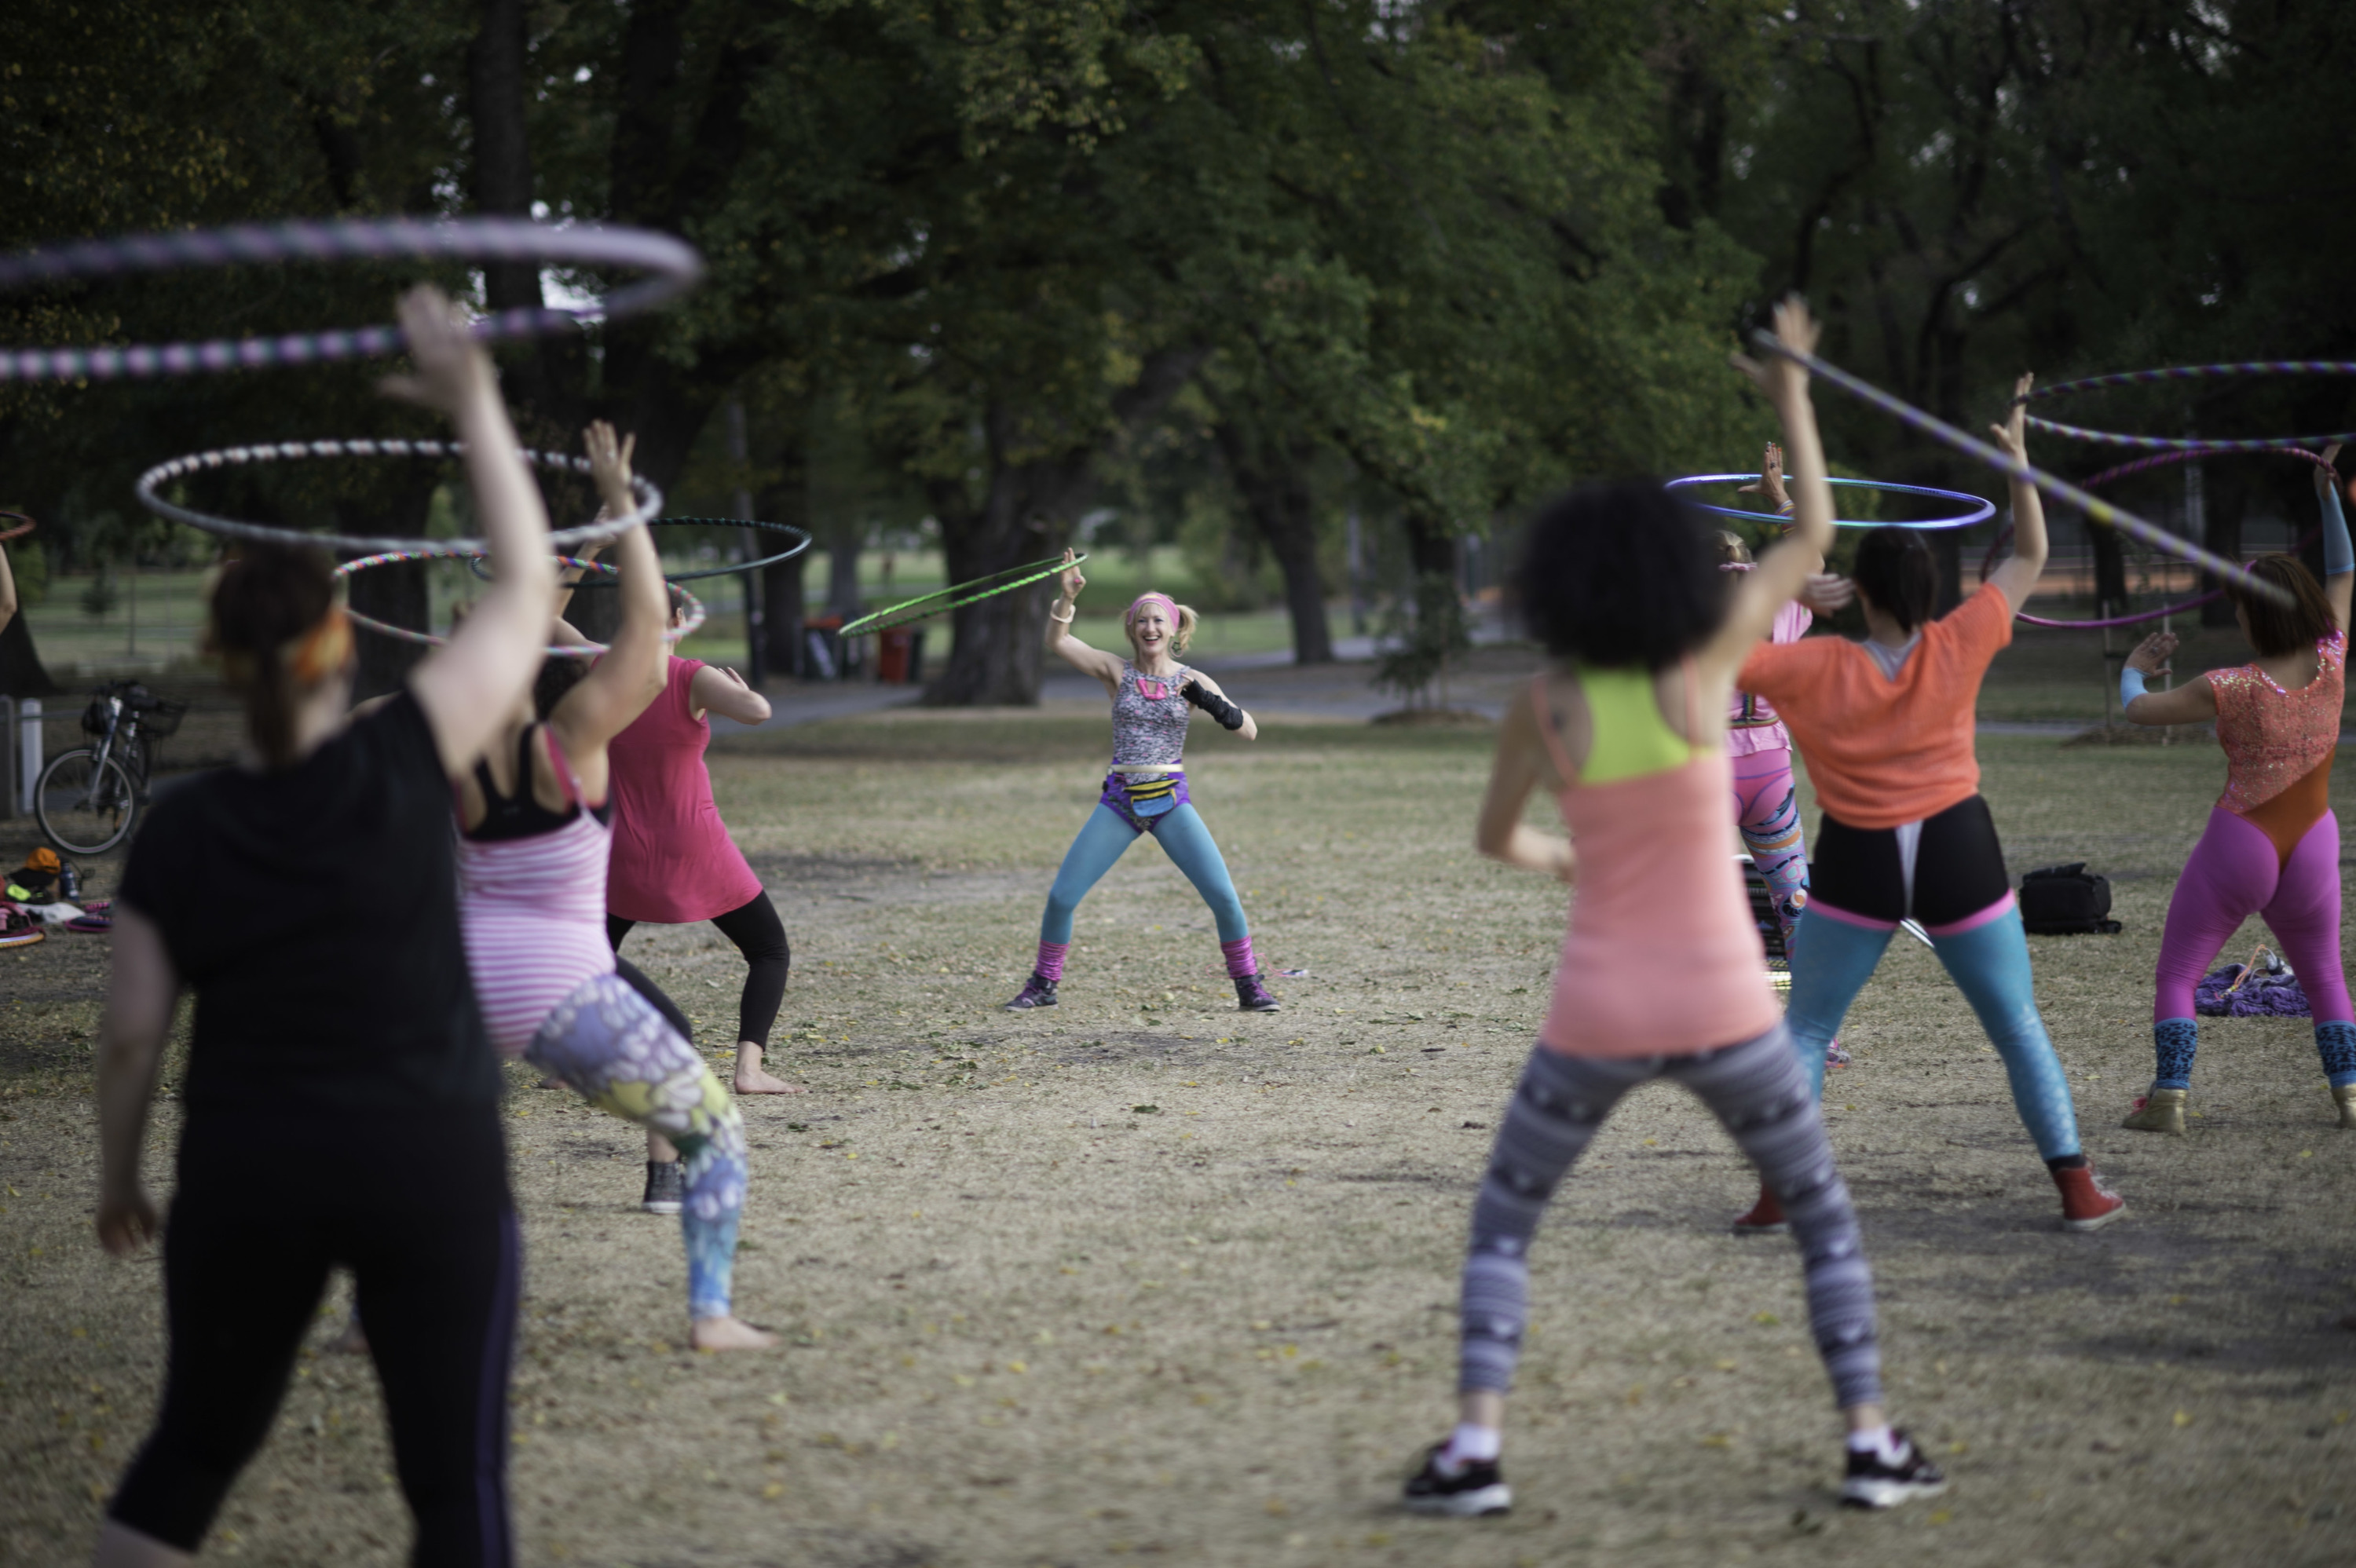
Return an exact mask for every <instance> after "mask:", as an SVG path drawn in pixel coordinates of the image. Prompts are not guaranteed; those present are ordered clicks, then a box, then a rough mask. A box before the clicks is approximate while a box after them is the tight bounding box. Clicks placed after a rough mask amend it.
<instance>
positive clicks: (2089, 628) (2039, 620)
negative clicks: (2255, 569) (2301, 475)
mask: <svg viewBox="0 0 2356 1568" xmlns="http://www.w3.org/2000/svg"><path fill="white" fill-rule="evenodd" d="M2265 450H2266V451H2268V452H2275V453H2281V454H2282V455H2283V456H2285V457H2303V458H2305V459H2307V461H2308V462H2309V463H2312V464H2315V465H2316V466H2317V467H2319V468H2320V469H2323V470H2324V471H2325V472H2326V473H2329V474H2330V475H2332V482H2333V483H2334V484H2337V483H2339V470H2337V469H2336V468H2334V467H2332V465H2331V464H2329V463H2326V462H2325V461H2324V460H2323V454H2322V453H2319V452H2308V451H2307V450H2306V449H2304V448H2302V447H2296V446H2270V447H2267V448H2265ZM2216 455H2218V454H2217V453H2214V452H2211V451H2207V450H2202V451H2196V452H2162V453H2155V454H2154V455H2152V456H2149V457H2138V458H2136V459H2135V460H2134V461H2133V462H2131V463H2122V464H2118V465H2117V466H2116V467H2114V468H2105V469H2104V470H2103V471H2102V472H2101V473H2100V474H2097V475H2094V477H2093V478H2091V479H2088V480H2085V481H2084V482H2083V483H2084V485H2085V486H2086V488H2087V489H2089V490H2092V489H2094V488H2095V487H2097V486H2098V485H2109V484H2112V483H2115V481H2117V480H2121V479H2125V478H2126V477H2127V476H2128V475H2133V474H2141V473H2144V472H2146V471H2147V470H2149V469H2154V468H2166V467H2169V466H2170V465H2171V464H2179V463H2190V462H2192V461H2193V460H2195V459H2196V458H2201V457H2213V456H2216ZM2244 455H2246V454H2244ZM2011 537H2012V527H2011V525H2010V524H2007V525H2006V526H2005V527H2004V528H2003V529H2001V530H2000V531H1999V532H1998V533H1997V536H1996V539H1994V540H1993V541H1992V542H1991V543H1990V544H1989V545H1988V549H1987V556H1986V557H1984V558H1983V559H1982V560H1981V561H1980V577H1981V579H1982V580H1983V581H1985V580H1986V579H1987V574H1988V569H1989V568H1991V567H1993V566H1994V565H1995V564H1996V552H1997V551H1998V550H2000V549H2003V548H2004V541H2005V540H2007V539H2010V538H2011ZM2314 537H2315V532H2314V530H2313V529H2310V530H2308V533H2307V535H2306V537H2305V538H2303V539H2300V540H2299V541H2298V543H2297V544H2296V545H2293V546H2292V547H2291V549H2292V551H2293V553H2297V551H2298V550H2301V549H2306V548H2307V541H2308V539H2313V538H2314ZM2224 596H2225V591H2224V590H2223V589H2222V588H2212V589H2211V590H2210V591H2209V592H2206V593H2201V594H2196V595H2194V596H2193V597H2192V598H2190V599H2179V600H2178V601H2177V602H2176V603H2173V604H2162V605H2161V606H2159V608H2158V609H2156V610H2138V611H2136V613H2133V614H2131V615H2111V616H2106V617H2105V618H2104V619H2102V620H2099V621H2056V620H2051V619H2049V618H2048V617H2046V616H2043V615H2030V614H2027V613H2021V612H2018V611H2016V612H2015V613H2014V614H2013V617H2012V618H2013V619H2014V620H2016V621H2019V622H2023V623H2025V624H2029V625H2031V626H2048V627H2051V628H2053V629H2055V630H2058V631H2066V632H2099V631H2101V630H2103V629H2104V627H2105V626H2132V625H2136V624H2138V623H2140V622H2144V621H2158V620H2162V619H2165V618H2166V617H2168V616H2169V615H2181V614H2183V613H2185V612H2186V611H2187V610H2198V609H2200V608H2201V606H2202V605H2203V604H2213V603H2216V602H2217V601H2218V600H2220V599H2222V598H2223V597H2224Z"/></svg>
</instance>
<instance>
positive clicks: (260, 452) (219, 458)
mask: <svg viewBox="0 0 2356 1568" xmlns="http://www.w3.org/2000/svg"><path fill="white" fill-rule="evenodd" d="M465 454H466V443H463V442H455V441H287V442H280V443H277V444H275V445H265V446H230V447H222V448H220V449H219V450H216V451H213V452H198V453H190V454H189V455H187V456H186V457H175V458H173V459H172V460H170V461H169V462H167V463H159V464H156V465H155V467H153V468H150V469H149V470H147V472H146V473H145V474H142V475H140V476H139V483H138V485H136V486H135V487H134V488H135V490H136V493H137V495H138V496H139V504H140V505H141V506H143V507H146V508H147V509H148V510H149V511H151V512H153V513H155V515H156V516H157V517H169V518H170V519H171V520H172V521H174V522H176V523H186V524H187V525H188V527H190V528H202V529H203V530H204V531H205V532H207V533H209V534H220V535H223V536H224V537H226V538H229V539H256V540H259V541H261V542H262V543H264V544H276V545H290V544H291V545H317V546H319V547H321V548H322V549H340V550H349V551H351V552H352V553H354V554H356V555H370V554H376V553H380V552H391V551H398V550H416V551H419V552H422V553H423V554H425V555H486V554H488V553H489V551H490V548H491V547H490V545H489V543H488V542H487V541H486V540H483V539H431V540H420V539H405V538H402V537H401V536H399V535H390V536H387V535H379V534H315V533H306V532H305V531H304V530H303V529H301V528H273V527H272V526H271V525H269V524H267V523H247V522H241V521H239V520H238V519H237V518H235V517H215V516H213V515H212V514H211V513H209V512H199V511H198V510H196V509H195V508H194V507H183V506H180V505H178V504H177V503H176V502H172V501H166V499H164V497H163V496H159V495H157V494H156V491H157V490H158V488H160V487H161V486H163V485H168V484H170V483H171V482H172V481H174V480H175V479H184V478H187V476H189V475H193V474H202V473H206V472H209V471H210V470H212V469H217V468H235V467H244V466H248V465H251V464H256V463H284V462H289V461H292V460H295V459H297V458H305V457H433V458H451V457H461V456H464V455H465ZM516 454H517V455H518V456H519V457H521V458H522V459H523V460H524V462H526V463H528V464H531V465H532V466H533V467H535V468H548V469H553V470H557V471H559V472H562V473H568V474H587V473H588V472H589V460H588V459H587V458H585V457H573V456H569V455H567V454H565V453H560V452H535V451H533V450H532V449H531V448H530V447H521V448H519V449H518V451H517V453H516ZM630 490H631V493H632V494H633V495H635V496H637V498H638V504H637V506H636V507H632V508H631V509H630V510H628V511H626V512H624V513H623V514H622V515H621V516H620V517H603V518H600V519H598V520H597V521H595V522H592V523H584V524H582V525H581V526H580V527H578V528H558V529H555V530H553V531H552V532H551V533H550V534H549V536H548V543H549V546H550V548H552V549H571V548H573V546H575V545H584V544H597V543H600V542H602V541H604V540H606V539H616V538H618V537H620V536H621V535H623V534H626V533H627V532H629V531H630V530H631V529H632V528H637V527H638V526H639V525H640V524H642V523H645V522H646V521H648V519H649V518H651V517H654V516H655V515H656V514H657V513H658V512H660V511H661V510H662V502H663V497H662V492H661V491H660V490H658V489H656V488H655V487H654V485H653V484H652V483H651V482H649V481H648V480H647V479H645V478H642V477H639V476H637V475H632V477H631V479H630Z"/></svg>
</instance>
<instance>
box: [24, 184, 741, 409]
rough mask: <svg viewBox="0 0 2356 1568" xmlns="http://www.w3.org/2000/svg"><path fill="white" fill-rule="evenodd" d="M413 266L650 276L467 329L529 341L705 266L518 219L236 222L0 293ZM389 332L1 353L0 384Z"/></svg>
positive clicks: (323, 355) (666, 239) (267, 362)
mask: <svg viewBox="0 0 2356 1568" xmlns="http://www.w3.org/2000/svg"><path fill="white" fill-rule="evenodd" d="M402 256H415V257H423V258H429V259H434V260H449V261H552V262H568V263H572V264H574V265H579V266H590V267H626V268H631V269H634V270H637V271H643V272H650V273H652V274H653V275H652V276H650V277H648V278H645V279H643V280H641V281H639V282H637V283H629V284H626V285H625V286H623V287H621V288H618V289H616V290H615V291H614V292H613V293H609V294H607V295H606V296H605V298H604V299H603V300H601V301H599V302H598V303H597V304H595V305H594V306H590V307H584V308H583V309H580V310H565V309H553V308H549V307H545V306H543V307H539V308H529V309H523V310H509V311H501V312H499V313H498V314H497V315H488V316H485V317H484V318H482V319H481V320H479V321H477V322H476V323H475V324H474V325H473V327H472V329H471V330H472V331H473V333H474V335H475V336H477V337H478V338H482V339H485V340H496V339H502V338H511V337H530V336H538V335H541V334H543V333H549V332H556V331H562V330H568V329H571V328H574V327H577V326H579V325H581V324H582V323H583V322H584V321H594V320H600V319H609V318H613V317H618V316H625V315H637V314H638V313H640V312H642V311H648V310H652V309H653V308H654V307H656V306H657V305H659V304H665V303H667V302H669V301H670V300H672V299H675V298H677V297H678V296H679V295H680V294H682V293H686V292H687V291H688V290H689V289H691V288H693V287H694V286H695V284H696V283H697V281H698V280H700V279H701V277H702V276H703V258H702V257H701V256H700V255H699V254H697V253H696V251H695V248H694V247H693V246H691V245H690V244H688V243H687V242H686V241H685V240H678V239H675V238H673V237H672V236H670V235H669V234H659V233H656V232H654V231H653V230H651V229H626V228H618V227H615V228H601V227H599V226H597V225H594V224H581V225H575V226H572V227H568V228H558V227H556V226H554V225H552V224H546V223H535V222H533V221H531V220H530V219H522V218H449V219H421V218H354V219H329V220H324V221H295V222H287V223H245V224H238V225H235V226H233V227H230V228H227V229H191V230H189V231H187V232H186V233H163V234H132V235H124V236H123V237H121V238H119V239H112V240H78V241H76V242H74V243H72V244H69V245H58V246H52V247H49V248H47V249H43V250H37V251H18V252H17V253H16V254H15V255H13V256H0V293H7V292H11V291H15V290H19V289H25V288H31V287H37V286H39V285H41V284H44V283H65V282H69V281H72V280H78V279H85V278H110V277H118V276H121V275H123V274H124V273H129V272H167V271H173V270H177V269H180V268H185V267H223V266H230V265H243V264H250V263H256V262H266V261H352V260H368V261H373V260H379V259H382V258H386V257H402ZM405 342H406V340H405V339H404V338H403V337H402V331H401V328H399V327H398V326H390V325H386V326H363V327H353V328H343V329H338V330H332V331H325V332H297V333H290V334H286V335H284V336H276V337H217V338H212V339H210V340H209V341H206V342H202V343H157V344H145V343H143V344H133V345H131V346H129V347H55V348H9V349H0V382H5V381H77V380H92V381H112V380H119V379H142V378H146V377H154V376H185V375H191V374H197V373H201V372H206V371H215V370H249V369H260V368H265V367H269V366H273V365H316V364H321V363H324V362H326V361H328V360H334V359H356V358H364V357H369V356H371V355H378V354H396V353H399V352H401V350H402V347H404V346H405Z"/></svg>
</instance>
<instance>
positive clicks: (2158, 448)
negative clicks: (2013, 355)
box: [2013, 359, 2356, 456]
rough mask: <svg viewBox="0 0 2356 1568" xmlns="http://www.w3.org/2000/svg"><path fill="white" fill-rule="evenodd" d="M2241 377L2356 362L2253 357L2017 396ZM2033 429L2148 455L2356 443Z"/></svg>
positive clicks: (2324, 370)
mask: <svg viewBox="0 0 2356 1568" xmlns="http://www.w3.org/2000/svg"><path fill="white" fill-rule="evenodd" d="M2236 376H2356V362H2351V361H2348V360H2344V359H2247V360H2243V361H2241V362H2240V363H2237V364H2228V365H2175V366H2170V367H2169V368H2167V369H2164V370H2122V371H2119V372H2116V373H2115V374H2113V375H2109V376H2081V377H2079V378H2078V379H2076V380H2074V381H2056V382H2055V383H2054V384H2053V385H2051V386H2050V387H2038V388H2035V389H2032V390H2030V391H2029V393H2028V394H2027V395H2026V396H2024V397H2019V398H2015V399H2014V400H2013V401H2014V402H2016V403H2032V402H2040V401H2042V400H2045V399H2047V398H2060V397H2066V396H2068V395H2069V394H2071V393H2072V392H2093V391H2100V390H2102V389H2104V388H2108V387H2143V386H2154V385H2158V384H2159V383H2161V382H2166V381H2210V380H2223V379H2228V378H2231V377H2236ZM2029 425H2030V427H2031V428H2033V429H2036V430H2041V431H2043V432H2046V433H2047V434H2049V435H2059V436H2066V437H2068V438H2069V439H2070V440H2072V441H2090V442H2097V443H2102V444H2104V445H2106V446H2132V447H2136V448H2138V449H2140V450H2142V451H2145V452H2181V453H2189V454H2191V455H2195V456H2200V455H2206V454H2210V453H2229V452H2279V451H2284V450H2287V449H2289V448H2293V447H2306V446H2324V445H2328V444H2329V443H2332V442H2335V441H2338V442H2348V441H2356V431H2342V432H2338V433H2334V434H2325V435H2284V436H2269V437H2266V438H2264V439H2261V440H2252V441H2227V440H2211V439H2209V438H2207V437H2201V436H2187V437H2181V438H2171V437H2169V436H2164V435H2128V434H2125V433H2122V432H2116V431H2106V430H2088V429H2086V428H2084V427H2083V426H2081V425H2073V424H2060V423H2057V422H2055V421H2052V420H2047V419H2040V418H2038V417H2037V416H2036V415H2035V414H2031V415H2029Z"/></svg>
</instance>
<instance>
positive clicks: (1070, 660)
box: [1047, 548, 1120, 694]
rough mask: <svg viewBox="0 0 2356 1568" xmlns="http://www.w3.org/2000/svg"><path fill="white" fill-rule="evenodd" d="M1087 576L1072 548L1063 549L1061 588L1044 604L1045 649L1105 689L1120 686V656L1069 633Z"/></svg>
mask: <svg viewBox="0 0 2356 1568" xmlns="http://www.w3.org/2000/svg"><path fill="white" fill-rule="evenodd" d="M1087 585H1088V580H1087V578H1086V577H1083V576H1081V575H1080V569H1079V568H1078V567H1077V566H1076V565H1074V564H1073V563H1072V552H1071V550H1070V549H1068V548H1067V549H1065V551H1064V575H1063V577H1062V578H1061V579H1060V580H1059V581H1058V587H1059V589H1060V590H1061V591H1060V592H1057V593H1056V595H1055V603H1053V604H1050V605H1048V606H1047V651H1048V652H1049V653H1051V654H1054V655H1055V656H1056V657H1057V658H1059V659H1062V660H1063V661H1064V662H1065V663H1066V664H1067V665H1070V666H1071V667H1073V668H1074V669H1076V670H1078V671H1079V672H1080V673H1081V674H1083V675H1092V676H1094V677H1097V678H1098V680H1100V681H1102V682H1104V685H1105V689H1106V690H1107V691H1109V692H1114V693H1116V694H1117V693H1119V690H1120V656H1119V655H1118V654H1109V653H1107V652H1105V651H1104V650H1103V649H1102V648H1092V647H1090V646H1088V645H1087V644H1086V643H1084V642H1082V641H1080V639H1079V638H1078V637H1076V636H1075V635H1072V617H1073V616H1075V615H1076V614H1078V613H1080V590H1081V589H1083V588H1086V587H1087Z"/></svg>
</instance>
